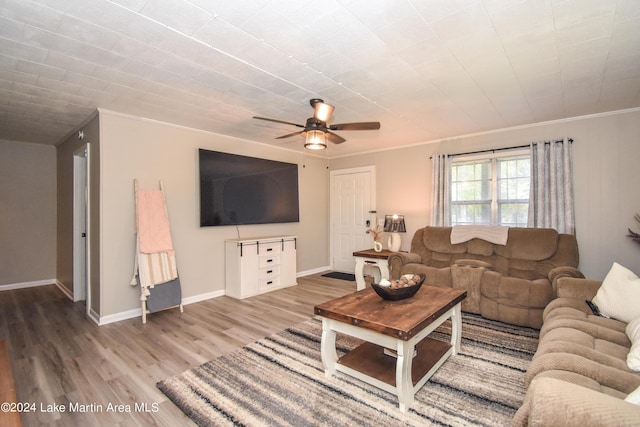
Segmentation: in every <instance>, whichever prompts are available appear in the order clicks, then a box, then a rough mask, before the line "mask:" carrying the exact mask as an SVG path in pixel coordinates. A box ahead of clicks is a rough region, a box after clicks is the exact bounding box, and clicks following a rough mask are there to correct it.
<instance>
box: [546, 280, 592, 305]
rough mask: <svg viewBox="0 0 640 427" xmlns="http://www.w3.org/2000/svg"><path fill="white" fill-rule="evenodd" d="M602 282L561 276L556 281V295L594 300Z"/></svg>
mask: <svg viewBox="0 0 640 427" xmlns="http://www.w3.org/2000/svg"><path fill="white" fill-rule="evenodd" d="M601 284H602V282H601V281H599V280H592V279H578V278H574V277H560V278H559V279H558V280H557V281H556V297H558V298H575V299H579V300H583V301H584V300H592V299H593V297H595V296H596V293H597V292H598V289H599V288H600V285H601Z"/></svg>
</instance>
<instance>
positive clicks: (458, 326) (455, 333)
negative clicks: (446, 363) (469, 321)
mask: <svg viewBox="0 0 640 427" xmlns="http://www.w3.org/2000/svg"><path fill="white" fill-rule="evenodd" d="M460 307H461V306H460V303H458V304H456V306H455V307H453V312H452V313H451V347H452V348H453V355H456V354H458V353H459V352H460V342H461V341H462V311H461V309H460Z"/></svg>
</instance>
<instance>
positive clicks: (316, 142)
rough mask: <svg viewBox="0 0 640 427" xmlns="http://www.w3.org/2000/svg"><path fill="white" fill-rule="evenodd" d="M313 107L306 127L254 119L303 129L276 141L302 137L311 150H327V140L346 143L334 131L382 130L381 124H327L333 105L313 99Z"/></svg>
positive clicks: (284, 122)
mask: <svg viewBox="0 0 640 427" xmlns="http://www.w3.org/2000/svg"><path fill="white" fill-rule="evenodd" d="M309 103H310V104H311V107H313V110H314V113H313V117H309V118H308V119H307V122H306V123H305V124H304V125H301V124H298V123H292V122H287V121H284V120H277V119H269V118H267V117H257V116H253V118H254V119H259V120H267V121H270V122H276V123H283V124H285V125H292V126H297V127H299V128H302V130H301V131H298V132H293V133H288V134H286V135H282V136H278V137H276V139H284V138H289V137H292V136H295V135H302V136H303V137H304V138H305V144H304V146H305V148H308V149H310V150H322V149H324V148H327V144H326V142H325V141H326V140H327V139H328V140H329V141H331V142H333V143H334V144H340V143H343V142H344V141H346V140H345V139H344V138H343V137H341V136H340V135H337V134H335V133H333V132H332V131H334V130H376V129H380V122H359V123H341V124H336V125H329V124H327V122H329V120H330V119H331V114H332V113H333V110H334V107H333V105H329V104H325V103H324V101H323V100H322V99H318V98H313V99H311V100H310V101H309Z"/></svg>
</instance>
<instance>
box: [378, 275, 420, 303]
mask: <svg viewBox="0 0 640 427" xmlns="http://www.w3.org/2000/svg"><path fill="white" fill-rule="evenodd" d="M419 276H420V280H419V281H418V283H416V284H415V285H410V286H405V287H402V288H395V289H394V288H391V287H389V286H380V285H379V284H377V283H371V287H372V288H373V290H374V291H376V293H377V294H378V295H380V297H381V298H382V299H385V300H388V301H398V300H401V299H406V298H411V297H412V296H414V295H415V294H416V292H418V290H419V289H420V287H421V286H422V284H423V283H424V280H425V278H426V276H425V275H424V274H419Z"/></svg>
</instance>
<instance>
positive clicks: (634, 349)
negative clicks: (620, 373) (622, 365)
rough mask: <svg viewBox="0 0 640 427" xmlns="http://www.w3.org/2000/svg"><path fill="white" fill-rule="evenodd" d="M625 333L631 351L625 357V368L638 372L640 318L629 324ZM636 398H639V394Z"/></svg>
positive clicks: (639, 361)
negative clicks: (629, 342)
mask: <svg viewBox="0 0 640 427" xmlns="http://www.w3.org/2000/svg"><path fill="white" fill-rule="evenodd" d="M625 331H626V332H627V336H628V337H629V341H631V349H629V354H628V355H627V366H628V367H629V369H631V370H634V371H636V372H640V317H636V318H635V319H633V320H632V321H631V322H629V324H628V325H627V328H626V329H625ZM638 397H639V398H640V394H639V395H638Z"/></svg>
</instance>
